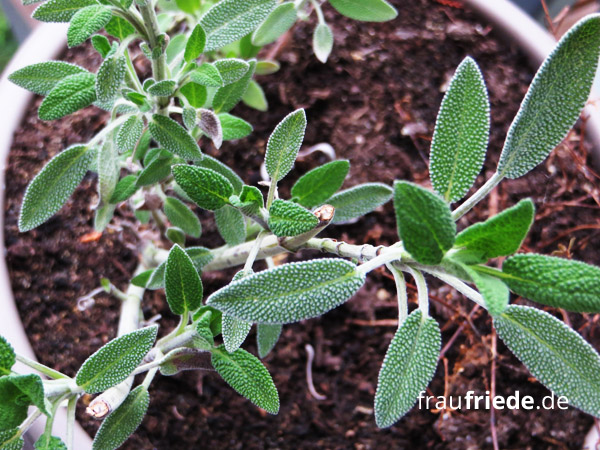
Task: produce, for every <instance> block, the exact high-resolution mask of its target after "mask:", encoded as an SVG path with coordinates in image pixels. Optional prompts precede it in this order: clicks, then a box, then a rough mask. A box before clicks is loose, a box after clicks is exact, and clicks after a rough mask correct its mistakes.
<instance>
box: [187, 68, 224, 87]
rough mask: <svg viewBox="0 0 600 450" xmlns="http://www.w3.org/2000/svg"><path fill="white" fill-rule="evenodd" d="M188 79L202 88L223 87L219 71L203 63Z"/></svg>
mask: <svg viewBox="0 0 600 450" xmlns="http://www.w3.org/2000/svg"><path fill="white" fill-rule="evenodd" d="M190 79H191V80H192V81H193V82H194V83H198V84H201V85H203V86H212V87H221V86H223V78H222V77H221V73H220V72H219V69H217V68H216V67H215V66H214V65H213V64H211V63H206V62H205V63H203V64H202V65H201V66H200V67H199V68H197V69H196V70H194V71H193V72H191V73H190Z"/></svg>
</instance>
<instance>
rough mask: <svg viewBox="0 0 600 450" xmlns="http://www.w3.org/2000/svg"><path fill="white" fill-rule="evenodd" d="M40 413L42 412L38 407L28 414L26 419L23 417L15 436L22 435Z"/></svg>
mask: <svg viewBox="0 0 600 450" xmlns="http://www.w3.org/2000/svg"><path fill="white" fill-rule="evenodd" d="M41 415H42V412H41V411H40V410H39V409H36V410H35V412H34V413H32V414H31V415H30V416H28V417H27V419H25V421H24V422H23V423H22V424H21V425H20V426H19V431H18V433H17V436H15V437H19V436H22V435H23V434H25V433H26V432H27V430H29V428H30V427H31V425H33V423H34V422H35V421H36V420H37V419H38V417H40V416H41Z"/></svg>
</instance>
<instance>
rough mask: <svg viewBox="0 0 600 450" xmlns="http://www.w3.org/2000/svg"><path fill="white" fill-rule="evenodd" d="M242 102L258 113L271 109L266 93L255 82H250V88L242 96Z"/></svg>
mask: <svg viewBox="0 0 600 450" xmlns="http://www.w3.org/2000/svg"><path fill="white" fill-rule="evenodd" d="M242 101H243V102H244V104H245V105H247V106H249V107H250V108H254V109H256V110H258V111H263V112H264V111H267V110H268V109H269V103H268V102H267V97H266V95H265V91H263V88H262V87H260V84H258V83H257V82H256V81H255V80H250V83H248V88H247V89H246V92H244V95H243V96H242Z"/></svg>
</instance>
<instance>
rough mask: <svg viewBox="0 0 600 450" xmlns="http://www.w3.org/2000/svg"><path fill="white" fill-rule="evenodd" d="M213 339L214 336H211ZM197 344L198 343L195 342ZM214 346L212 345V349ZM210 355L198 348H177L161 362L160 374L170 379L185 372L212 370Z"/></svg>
mask: <svg viewBox="0 0 600 450" xmlns="http://www.w3.org/2000/svg"><path fill="white" fill-rule="evenodd" d="M211 337H212V334H211ZM195 343H196V342H195ZM212 346H213V344H211V345H210V347H211V348H212ZM210 369H212V365H211V363H210V353H209V352H208V351H206V350H199V349H197V348H186V347H182V348H177V349H175V350H172V351H170V352H169V353H168V354H167V355H165V357H164V358H163V359H162V360H161V364H160V374H161V375H164V376H165V377H170V376H173V375H176V374H178V373H179V372H182V371H184V370H210Z"/></svg>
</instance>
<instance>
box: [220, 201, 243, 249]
mask: <svg viewBox="0 0 600 450" xmlns="http://www.w3.org/2000/svg"><path fill="white" fill-rule="evenodd" d="M215 221H216V223H217V229H218V230H219V234H220V235H221V237H222V238H223V240H224V241H225V242H226V243H227V245H229V246H234V245H238V244H241V243H243V242H244V241H245V240H246V221H245V220H244V216H243V215H242V213H241V212H240V211H238V210H237V209H235V208H234V207H232V206H230V205H225V206H223V207H222V208H220V209H218V210H216V211H215Z"/></svg>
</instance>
